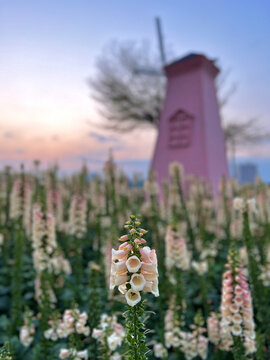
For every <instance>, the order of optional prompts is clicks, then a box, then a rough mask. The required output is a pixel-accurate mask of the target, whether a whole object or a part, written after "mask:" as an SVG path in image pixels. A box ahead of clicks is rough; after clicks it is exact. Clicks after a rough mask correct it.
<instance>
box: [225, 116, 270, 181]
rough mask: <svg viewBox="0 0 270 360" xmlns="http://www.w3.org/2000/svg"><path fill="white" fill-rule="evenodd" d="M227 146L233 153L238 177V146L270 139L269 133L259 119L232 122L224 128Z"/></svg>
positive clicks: (234, 170)
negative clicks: (261, 125)
mask: <svg viewBox="0 0 270 360" xmlns="http://www.w3.org/2000/svg"><path fill="white" fill-rule="evenodd" d="M223 131H224V135H225V140H226V145H227V148H229V150H231V153H232V160H233V168H234V169H233V172H234V175H236V151H237V146H241V145H248V144H256V143H260V142H261V141H263V140H266V139H269V138H270V133H269V132H268V131H265V130H262V129H261V128H260V126H259V120H258V119H257V118H253V119H249V120H247V121H244V122H239V121H232V122H229V123H227V124H226V126H224V127H223Z"/></svg>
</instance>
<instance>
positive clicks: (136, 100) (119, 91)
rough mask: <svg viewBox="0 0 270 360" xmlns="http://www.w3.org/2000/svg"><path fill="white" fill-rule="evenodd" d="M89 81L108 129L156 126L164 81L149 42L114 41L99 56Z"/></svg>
mask: <svg viewBox="0 0 270 360" xmlns="http://www.w3.org/2000/svg"><path fill="white" fill-rule="evenodd" d="M89 84H90V85H91V88H92V91H93V94H92V95H93V97H94V98H95V99H96V100H97V101H98V103H99V105H100V109H99V110H100V112H101V114H102V116H103V118H104V119H105V120H106V123H104V124H103V125H104V126H105V127H106V128H107V129H111V130H116V131H120V132H125V131H130V130H133V129H135V128H137V127H141V126H151V127H154V128H157V126H158V121H159V114H160V110H161V106H162V102H163V99H164V94H165V85H166V80H165V76H163V75H162V73H161V65H160V60H157V57H156V56H154V55H153V54H152V53H151V51H150V47H149V44H147V43H135V42H130V41H129V42H125V43H119V42H117V41H113V42H112V43H110V44H109V46H107V47H105V49H104V50H103V52H102V54H101V56H100V57H99V58H98V60H97V73H96V76H95V77H94V78H92V79H90V80H89Z"/></svg>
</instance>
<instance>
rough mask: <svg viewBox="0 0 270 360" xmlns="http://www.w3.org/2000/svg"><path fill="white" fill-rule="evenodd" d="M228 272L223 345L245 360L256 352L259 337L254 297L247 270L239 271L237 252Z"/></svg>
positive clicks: (232, 252) (232, 253) (233, 252)
mask: <svg viewBox="0 0 270 360" xmlns="http://www.w3.org/2000/svg"><path fill="white" fill-rule="evenodd" d="M225 266H226V268H227V271H225V273H224V274H223V280H222V301H221V323H220V328H221V332H220V335H221V345H220V348H221V349H222V350H226V351H229V350H232V352H233V355H234V359H235V360H245V359H246V356H248V355H250V354H253V353H255V352H256V340H255V339H256V333H255V323H254V320H253V306H252V297H251V293H250V291H249V286H248V282H247V278H246V277H245V275H244V274H243V269H242V268H239V265H238V259H237V253H236V250H234V249H231V250H230V254H229V257H228V262H227V264H226V265H225Z"/></svg>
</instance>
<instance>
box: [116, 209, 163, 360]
mask: <svg viewBox="0 0 270 360" xmlns="http://www.w3.org/2000/svg"><path fill="white" fill-rule="evenodd" d="M140 225H141V223H140V221H139V220H138V219H137V218H136V217H135V216H134V215H131V216H130V220H129V221H127V222H126V224H125V228H126V229H127V231H128V234H126V235H123V236H121V238H120V239H119V240H120V241H123V244H121V245H120V246H119V248H118V250H114V249H112V267H111V279H110V288H111V289H114V288H115V286H118V290H119V291H120V292H121V293H122V294H124V295H125V299H126V301H127V311H126V313H125V318H126V332H127V335H126V342H127V344H128V355H127V357H126V359H128V360H145V359H147V355H146V353H147V351H148V348H147V346H146V343H145V324H144V315H145V311H144V302H143V300H142V292H151V293H152V294H154V295H155V296H159V291H158V270H157V257H156V252H155V250H151V249H150V248H149V247H148V246H145V243H146V241H145V240H144V239H143V235H144V234H145V233H146V232H147V231H146V230H144V229H141V228H140Z"/></svg>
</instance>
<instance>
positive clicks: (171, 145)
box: [152, 54, 229, 194]
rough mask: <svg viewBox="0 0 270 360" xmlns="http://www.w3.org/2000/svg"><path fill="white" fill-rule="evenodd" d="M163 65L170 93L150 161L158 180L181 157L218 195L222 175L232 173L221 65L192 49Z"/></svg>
mask: <svg viewBox="0 0 270 360" xmlns="http://www.w3.org/2000/svg"><path fill="white" fill-rule="evenodd" d="M164 70H165V74H166V76H167V80H168V83H167V93H166V98H165V102H164V106H163V110H162V113H161V117H160V123H159V133H158V138H157V142H156V147H155V152H154V157H153V161H152V169H153V170H154V172H155V173H156V176H157V181H158V183H160V184H161V183H162V181H163V180H164V179H166V178H168V177H169V164H170V163H171V162H172V161H178V162H180V163H181V164H182V165H183V167H184V170H185V173H187V174H194V175H197V176H199V177H202V178H204V179H205V180H207V181H209V182H210V183H211V184H212V187H213V191H214V193H215V194H216V193H217V190H218V184H219V182H220V179H221V177H222V176H226V177H229V172H228V164H227V159H226V152H225V142H224V135H223V131H222V128H221V122H220V116H219V107H218V102H217V96H216V88H215V77H216V76H217V74H218V73H219V69H218V68H217V66H216V65H215V64H214V62H213V61H212V60H209V59H208V58H207V57H206V56H204V55H200V54H190V55H188V56H185V57H183V58H182V59H180V60H178V61H175V62H173V63H172V64H170V65H168V66H165V68H164Z"/></svg>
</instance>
